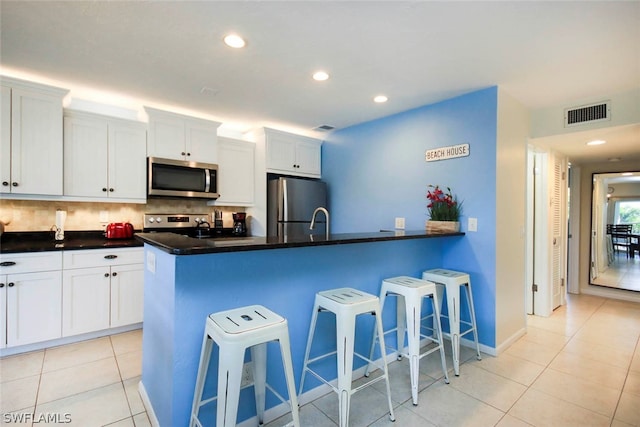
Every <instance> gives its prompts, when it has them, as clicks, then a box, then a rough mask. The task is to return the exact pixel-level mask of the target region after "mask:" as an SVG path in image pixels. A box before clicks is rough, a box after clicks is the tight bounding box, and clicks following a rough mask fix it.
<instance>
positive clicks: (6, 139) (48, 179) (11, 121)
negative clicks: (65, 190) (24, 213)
mask: <svg viewBox="0 0 640 427" xmlns="http://www.w3.org/2000/svg"><path fill="white" fill-rule="evenodd" d="M1 83H2V101H1V108H2V123H1V124H0V126H1V127H2V131H1V132H0V138H2V140H1V141H0V148H1V152H0V156H1V159H0V168H1V169H0V174H1V178H0V193H5V194H25V195H47V196H51V195H53V196H60V195H62V166H63V163H62V98H63V97H64V96H65V94H66V93H67V92H68V91H67V90H65V89H60V88H55V87H51V86H45V85H40V84H34V83H30V82H26V81H22V80H17V79H12V78H8V77H2V82H1Z"/></svg>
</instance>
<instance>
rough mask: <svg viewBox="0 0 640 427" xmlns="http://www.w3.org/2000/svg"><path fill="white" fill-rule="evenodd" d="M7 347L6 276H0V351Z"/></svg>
mask: <svg viewBox="0 0 640 427" xmlns="http://www.w3.org/2000/svg"><path fill="white" fill-rule="evenodd" d="M6 346H7V276H0V349H3V348H5V347H6Z"/></svg>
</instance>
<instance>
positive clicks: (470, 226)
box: [467, 218, 478, 231]
mask: <svg viewBox="0 0 640 427" xmlns="http://www.w3.org/2000/svg"><path fill="white" fill-rule="evenodd" d="M467 231H478V218H469V222H468V223H467Z"/></svg>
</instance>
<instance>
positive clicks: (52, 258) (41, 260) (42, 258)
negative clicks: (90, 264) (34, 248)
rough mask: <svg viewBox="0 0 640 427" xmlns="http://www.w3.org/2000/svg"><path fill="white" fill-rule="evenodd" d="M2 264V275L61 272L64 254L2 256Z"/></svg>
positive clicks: (0, 261)
mask: <svg viewBox="0 0 640 427" xmlns="http://www.w3.org/2000/svg"><path fill="white" fill-rule="evenodd" d="M0 263H1V264H0V274H14V273H35V272H38V271H53V270H61V269H62V252H29V253H18V254H1V255H0ZM5 264H8V265H5Z"/></svg>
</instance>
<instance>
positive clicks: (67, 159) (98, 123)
mask: <svg viewBox="0 0 640 427" xmlns="http://www.w3.org/2000/svg"><path fill="white" fill-rule="evenodd" d="M108 191H109V188H108V183H107V122H106V121H104V120H100V119H96V118H90V117H72V116H66V117H65V118H64V195H65V196H78V197H107V195H108V194H109V192H108Z"/></svg>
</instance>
